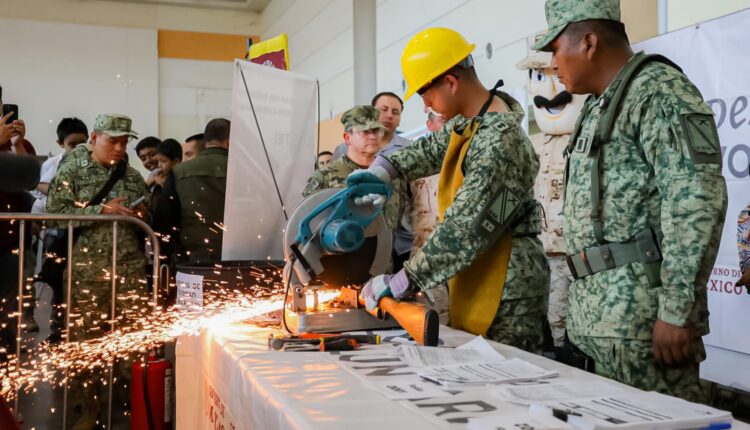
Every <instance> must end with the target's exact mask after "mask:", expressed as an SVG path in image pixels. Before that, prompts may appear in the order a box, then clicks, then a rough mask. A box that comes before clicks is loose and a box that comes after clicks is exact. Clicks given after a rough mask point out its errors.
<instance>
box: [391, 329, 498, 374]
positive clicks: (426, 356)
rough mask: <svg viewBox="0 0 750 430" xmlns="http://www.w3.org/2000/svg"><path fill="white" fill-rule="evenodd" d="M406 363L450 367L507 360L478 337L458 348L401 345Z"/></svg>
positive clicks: (415, 365)
mask: <svg viewBox="0 0 750 430" xmlns="http://www.w3.org/2000/svg"><path fill="white" fill-rule="evenodd" d="M400 349H401V352H402V353H403V355H404V362H406V363H407V364H409V365H410V366H414V367H429V366H448V365H452V364H465V363H481V362H485V363H495V362H498V361H502V360H505V357H503V355H502V354H500V353H499V352H497V351H495V349H494V348H492V346H491V345H490V344H489V343H488V342H487V341H486V340H485V339H484V338H483V337H482V336H477V337H475V338H474V340H472V341H470V342H467V343H465V344H463V345H461V346H459V347H458V348H439V347H432V346H417V345H400Z"/></svg>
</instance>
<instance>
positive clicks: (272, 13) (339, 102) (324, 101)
mask: <svg viewBox="0 0 750 430" xmlns="http://www.w3.org/2000/svg"><path fill="white" fill-rule="evenodd" d="M351 1H352V0H274V1H272V2H271V3H270V4H269V5H268V7H267V8H266V10H265V11H264V12H263V33H262V36H263V38H267V37H271V36H275V35H277V34H279V33H281V32H286V33H287V34H288V35H289V37H290V39H289V54H290V62H291V65H292V70H295V71H297V72H299V73H303V74H306V75H310V76H313V77H317V78H318V79H320V82H321V110H322V116H323V118H331V117H332V116H333V115H335V114H337V113H340V112H343V111H345V110H346V109H349V108H350V107H351V106H352V105H353V103H354V88H353V82H354V79H353V73H354V72H353V61H352V49H353V45H352V15H351V14H352V4H351ZM355 1H356V0H355ZM650 1H652V2H653V5H652V4H650V3H648V2H644V1H640V2H639V3H635V2H633V1H632V0H622V7H623V9H624V10H625V12H628V13H624V16H625V15H627V16H633V17H634V21H631V22H630V23H628V25H629V27H630V28H631V30H632V31H635V32H636V33H638V34H640V33H643V34H646V33H648V32H649V28H650V27H649V26H652V27H654V28H653V34H655V32H656V21H655V19H654V16H653V14H654V13H655V11H656V8H655V5H656V2H657V0H650ZM649 6H650V7H649ZM646 7H648V9H646ZM747 7H750V0H717V1H705V0H671V1H670V2H669V28H670V30H673V29H677V28H680V27H684V26H686V25H692V24H694V23H696V22H700V21H705V20H707V19H711V18H715V17H718V16H721V15H725V14H727V13H731V12H734V11H737V10H740V9H743V8H747ZM633 9H636V10H633ZM641 21H648V23H646V24H644V22H641ZM652 21H653V22H652ZM651 24H653V25H651ZM644 25H645V28H644V29H641V28H640V26H644ZM433 26H445V27H449V28H453V29H455V30H457V31H459V32H460V33H462V34H463V35H464V36H465V37H466V38H467V39H468V40H469V41H471V42H473V43H476V45H477V49H476V51H475V52H474V58H475V61H476V65H477V72H478V74H479V77H480V79H482V81H483V82H484V83H485V85H487V86H488V87H489V86H491V85H493V84H494V83H495V82H496V81H497V79H499V78H502V79H503V80H504V81H505V89H506V90H510V89H520V88H521V87H523V86H524V85H525V80H526V75H525V74H524V73H523V72H520V71H518V70H516V69H515V67H514V65H515V63H516V62H518V61H519V60H520V59H521V58H523V56H524V55H525V49H526V47H525V43H524V41H523V39H524V37H525V36H526V35H529V34H533V33H535V32H537V31H540V30H543V29H545V28H546V21H545V17H544V0H526V1H523V2H521V1H510V0H377V35H376V37H377V51H378V56H377V63H378V64H377V67H378V72H377V86H378V90H380V91H385V90H389V91H393V92H395V93H397V94H403V90H402V86H401V80H402V77H401V65H400V56H401V51H402V49H403V47H404V45H405V44H406V42H407V41H408V39H409V38H410V37H411V36H412V35H414V34H415V33H416V32H417V31H419V30H422V29H424V28H427V27H433ZM636 30H642V31H640V32H639V31H636ZM632 31H631V32H632ZM637 39H640V38H637ZM487 43H491V44H492V46H493V56H492V58H491V59H487V58H486V55H485V46H486V45H487ZM424 119H425V116H424V113H423V107H422V103H421V100H419V97H414V98H413V99H411V100H409V101H408V102H407V106H406V108H405V111H404V115H403V118H402V122H401V124H402V125H401V129H403V130H408V129H411V128H414V127H417V126H419V125H421V124H423V122H424Z"/></svg>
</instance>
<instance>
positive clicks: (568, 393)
mask: <svg viewBox="0 0 750 430" xmlns="http://www.w3.org/2000/svg"><path fill="white" fill-rule="evenodd" d="M630 392H632V391H630V390H627V389H625V388H623V387H620V386H618V385H616V384H614V383H611V382H607V381H600V380H591V379H574V380H565V379H560V380H557V381H555V382H550V383H548V384H540V385H500V386H496V387H490V393H492V395H493V396H495V397H497V398H498V399H500V400H506V401H508V402H513V403H518V404H522V405H530V404H532V403H543V402H552V401H557V400H568V399H587V398H594V397H604V396H615V395H622V394H628V393H630Z"/></svg>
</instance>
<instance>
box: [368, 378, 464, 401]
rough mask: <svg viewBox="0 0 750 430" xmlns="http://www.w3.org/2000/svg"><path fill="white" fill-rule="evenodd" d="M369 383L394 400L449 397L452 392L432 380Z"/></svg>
mask: <svg viewBox="0 0 750 430" xmlns="http://www.w3.org/2000/svg"><path fill="white" fill-rule="evenodd" d="M367 383H368V385H370V386H372V387H373V388H375V389H377V390H378V391H380V392H381V393H383V394H385V395H386V396H388V398H389V399H394V400H409V399H427V398H433V397H449V396H451V395H452V394H451V393H449V392H447V391H443V390H441V389H440V387H439V386H438V385H436V384H435V383H434V382H430V381H415V380H407V381H403V382H402V381H389V382H386V381H383V382H381V381H367Z"/></svg>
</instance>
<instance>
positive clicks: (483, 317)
mask: <svg viewBox="0 0 750 430" xmlns="http://www.w3.org/2000/svg"><path fill="white" fill-rule="evenodd" d="M480 115H481V114H480ZM480 122H481V121H478V120H477V119H474V120H472V122H471V123H470V124H469V125H468V126H466V128H465V129H464V131H463V132H462V133H461V134H458V133H456V131H455V130H454V131H453V132H452V133H451V140H450V143H449V144H448V150H447V152H446V154H445V158H444V159H443V166H442V168H441V170H440V179H439V181H438V193H437V194H438V211H439V215H440V221H441V222H442V221H443V219H444V217H445V211H446V210H447V209H448V208H449V207H450V206H451V205H452V204H453V200H454V199H455V198H456V194H457V193H458V189H459V188H460V187H461V185H462V184H463V183H464V174H463V171H462V170H461V166H462V165H463V161H464V157H466V152H467V150H468V149H469V145H470V144H471V140H472V138H473V137H474V135H475V134H476V132H477V130H478V129H479V125H480ZM511 242H512V234H511V232H510V231H508V232H506V233H504V234H503V235H502V236H501V237H500V238H499V239H498V240H497V241H496V242H495V243H494V244H493V245H492V246H491V247H490V248H489V249H487V250H486V251H485V252H484V253H482V254H481V255H479V256H478V257H477V258H476V259H475V260H474V262H473V263H471V265H470V266H469V267H467V268H465V269H464V270H462V271H461V272H459V273H457V274H456V276H455V277H453V278H452V279H449V280H448V293H449V298H450V313H451V326H452V327H454V328H456V329H459V330H464V331H467V332H469V333H473V334H477V335H483V336H486V335H487V330H488V329H489V328H490V325H491V324H492V321H493V320H494V318H495V315H496V314H497V310H498V308H499V307H500V300H501V298H502V296H503V287H504V285H505V276H506V274H507V272H508V263H509V262H510V250H511Z"/></svg>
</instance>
